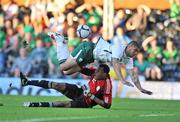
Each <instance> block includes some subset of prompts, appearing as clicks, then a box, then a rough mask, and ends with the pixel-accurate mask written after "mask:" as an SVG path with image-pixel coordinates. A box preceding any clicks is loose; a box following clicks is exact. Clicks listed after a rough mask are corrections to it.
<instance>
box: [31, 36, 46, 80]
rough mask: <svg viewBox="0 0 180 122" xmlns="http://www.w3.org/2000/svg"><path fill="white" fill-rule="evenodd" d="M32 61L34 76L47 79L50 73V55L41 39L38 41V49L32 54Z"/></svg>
mask: <svg viewBox="0 0 180 122" xmlns="http://www.w3.org/2000/svg"><path fill="white" fill-rule="evenodd" d="M31 60H32V64H33V67H32V76H33V77H46V76H47V73H48V63H47V61H48V55H47V50H46V48H44V46H43V41H42V40H41V39H40V38H37V39H36V48H35V49H34V50H33V51H32V53H31Z"/></svg>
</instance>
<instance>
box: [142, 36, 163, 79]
mask: <svg viewBox="0 0 180 122" xmlns="http://www.w3.org/2000/svg"><path fill="white" fill-rule="evenodd" d="M149 43H150V46H148V44H149ZM142 46H143V48H144V50H145V51H147V54H148V57H147V59H148V62H149V63H150V71H149V73H148V74H147V77H148V78H149V79H152V80H160V79H161V78H162V73H161V69H160V67H159V66H160V65H161V58H162V54H161V48H160V47H159V46H157V40H156V37H153V36H150V37H148V38H147V39H145V40H144V41H143V43H142Z"/></svg>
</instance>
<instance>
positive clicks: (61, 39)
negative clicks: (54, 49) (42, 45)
mask: <svg viewBox="0 0 180 122" xmlns="http://www.w3.org/2000/svg"><path fill="white" fill-rule="evenodd" d="M48 36H49V37H50V38H51V39H53V40H55V41H56V42H57V44H60V43H61V44H67V41H66V40H65V38H64V36H63V35H62V34H60V33H56V32H48Z"/></svg>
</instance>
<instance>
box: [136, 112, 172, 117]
mask: <svg viewBox="0 0 180 122" xmlns="http://www.w3.org/2000/svg"><path fill="white" fill-rule="evenodd" d="M159 116H174V114H163V113H162V114H161V113H157V114H141V115H139V117H159Z"/></svg>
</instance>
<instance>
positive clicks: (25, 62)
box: [11, 48, 32, 77]
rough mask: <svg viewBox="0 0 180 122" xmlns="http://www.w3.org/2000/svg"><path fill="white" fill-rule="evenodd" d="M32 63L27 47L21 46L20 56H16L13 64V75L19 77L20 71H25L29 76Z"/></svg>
mask: <svg viewBox="0 0 180 122" xmlns="http://www.w3.org/2000/svg"><path fill="white" fill-rule="evenodd" d="M31 68H32V63H31V60H30V58H29V57H28V55H27V49H26V48H20V50H19V57H17V58H16V60H15V61H14V63H13V65H12V69H11V74H12V76H15V77H18V76H19V73H20V72H23V73H24V74H26V75H27V76H29V75H30V73H31Z"/></svg>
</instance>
